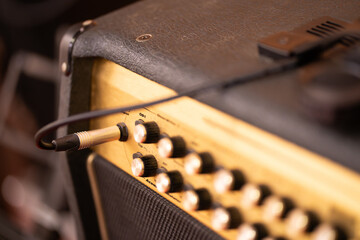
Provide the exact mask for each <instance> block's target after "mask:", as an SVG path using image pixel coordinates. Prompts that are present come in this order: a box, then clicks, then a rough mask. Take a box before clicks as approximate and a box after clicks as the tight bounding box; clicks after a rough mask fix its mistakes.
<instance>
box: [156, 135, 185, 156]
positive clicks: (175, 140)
mask: <svg viewBox="0 0 360 240" xmlns="http://www.w3.org/2000/svg"><path fill="white" fill-rule="evenodd" d="M158 152H159V155H160V156H161V157H164V158H177V157H183V156H185V154H186V143H185V141H184V139H183V138H182V137H179V136H176V137H163V138H161V139H160V141H159V142H158Z"/></svg>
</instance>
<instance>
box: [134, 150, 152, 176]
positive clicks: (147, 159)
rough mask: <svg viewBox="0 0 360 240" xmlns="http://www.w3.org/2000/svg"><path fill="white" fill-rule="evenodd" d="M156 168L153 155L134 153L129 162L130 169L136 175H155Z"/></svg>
mask: <svg viewBox="0 0 360 240" xmlns="http://www.w3.org/2000/svg"><path fill="white" fill-rule="evenodd" d="M157 168H158V165H157V161H156V158H155V157H154V156H153V155H146V156H137V155H134V158H133V160H132V162H131V170H132V173H133V174H134V176H136V177H150V176H155V175H156V170H157Z"/></svg>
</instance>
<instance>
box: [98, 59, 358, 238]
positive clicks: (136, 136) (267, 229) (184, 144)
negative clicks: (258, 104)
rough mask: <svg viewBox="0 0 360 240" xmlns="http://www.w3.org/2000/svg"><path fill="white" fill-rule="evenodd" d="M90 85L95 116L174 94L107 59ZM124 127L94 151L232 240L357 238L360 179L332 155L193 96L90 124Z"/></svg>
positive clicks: (100, 65) (103, 61)
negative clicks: (120, 137) (122, 136)
mask: <svg viewBox="0 0 360 240" xmlns="http://www.w3.org/2000/svg"><path fill="white" fill-rule="evenodd" d="M92 81H93V82H92V86H93V87H92V89H93V90H92V109H94V110H95V109H104V108H110V107H114V106H126V105H133V104H137V103H142V102H147V101H150V100H154V99H160V98H162V97H167V96H170V95H172V94H175V93H174V92H173V91H172V90H171V89H168V88H166V87H164V86H162V85H160V84H157V83H155V82H153V81H150V80H148V79H146V78H144V77H142V76H140V75H137V74H135V73H133V72H131V71H129V70H127V69H125V68H123V67H121V66H118V65H116V64H114V63H112V62H109V61H106V60H97V61H96V62H95V65H94V69H93V80H92ZM134 86H135V87H134ZM119 122H124V123H125V124H126V126H127V128H128V132H129V138H128V140H127V141H126V142H117V141H116V142H110V143H106V144H103V145H99V146H97V147H95V148H94V151H95V152H97V153H98V154H100V155H102V156H103V157H105V158H106V159H108V160H109V161H111V162H112V163H113V164H115V165H116V166H118V167H119V168H121V169H123V170H124V171H126V172H128V173H129V174H131V175H133V176H134V178H136V179H138V180H139V181H140V182H142V183H143V184H145V185H147V186H148V187H149V188H151V189H153V190H154V191H157V192H158V193H159V194H161V195H162V196H163V197H165V198H166V199H168V200H169V201H171V202H172V203H173V204H175V205H177V206H178V207H180V208H182V209H183V210H184V211H186V212H188V213H189V214H190V215H192V216H193V217H194V218H196V219H197V220H199V221H200V222H202V223H203V224H205V225H206V226H208V227H209V228H211V229H213V230H214V231H216V232H217V233H218V234H220V235H221V236H223V237H224V238H226V239H238V240H241V239H244V240H245V239H254V240H255V239H268V240H269V239H299V240H300V239H315V240H336V239H337V240H342V239H343V240H347V239H360V205H359V203H360V187H359V186H360V176H359V175H358V174H357V173H355V172H353V171H351V170H349V169H345V168H344V167H342V166H340V165H337V164H335V163H334V162H332V161H330V160H329V159H326V158H323V157H321V156H319V155H317V154H314V153H312V152H310V151H308V150H306V149H303V148H301V147H299V146H297V145H294V144H292V143H290V142H287V141H285V140H283V139H281V138H279V137H277V136H274V135H272V134H270V133H267V132H265V131H263V130H261V129H258V128H256V127H254V126H252V125H250V124H248V123H245V122H243V121H241V120H239V119H236V118H233V117H231V116H229V115H226V114H224V113H222V112H220V111H218V110H216V109H214V108H211V107H209V106H207V105H205V104H202V103H200V102H198V101H196V100H193V99H191V98H187V97H185V98H181V99H178V100H175V101H171V102H168V103H164V104H160V105H155V106H152V107H149V108H145V109H140V110H136V111H130V112H124V113H121V114H117V115H113V116H108V117H103V118H99V119H96V120H93V121H92V122H91V128H92V129H97V128H103V127H107V126H111V125H114V124H117V123H119Z"/></svg>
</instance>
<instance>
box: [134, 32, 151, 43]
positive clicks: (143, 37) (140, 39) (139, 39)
mask: <svg viewBox="0 0 360 240" xmlns="http://www.w3.org/2000/svg"><path fill="white" fill-rule="evenodd" d="M150 38H152V35H151V34H148V33H146V34H143V35H140V36H138V37H137V38H136V41H137V42H146V41H147V40H149V39H150Z"/></svg>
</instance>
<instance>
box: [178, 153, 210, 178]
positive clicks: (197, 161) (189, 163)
mask: <svg viewBox="0 0 360 240" xmlns="http://www.w3.org/2000/svg"><path fill="white" fill-rule="evenodd" d="M184 166H185V171H186V173H187V174H189V175H195V174H199V173H210V172H212V171H213V170H214V167H215V166H214V159H213V158H212V156H211V155H210V153H207V152H204V153H196V152H192V153H189V154H187V155H186V157H185V161H184Z"/></svg>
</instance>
